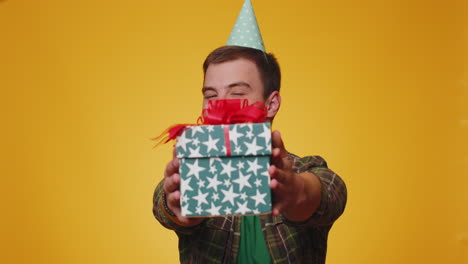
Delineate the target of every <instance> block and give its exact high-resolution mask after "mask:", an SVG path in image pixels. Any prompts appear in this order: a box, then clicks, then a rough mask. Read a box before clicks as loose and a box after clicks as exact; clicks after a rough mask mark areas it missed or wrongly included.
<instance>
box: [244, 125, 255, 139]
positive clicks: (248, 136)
mask: <svg viewBox="0 0 468 264" xmlns="http://www.w3.org/2000/svg"><path fill="white" fill-rule="evenodd" d="M247 127H248V128H249V131H247V133H246V134H245V136H246V137H247V138H248V139H252V137H253V136H254V134H253V133H252V132H253V126H252V124H247Z"/></svg>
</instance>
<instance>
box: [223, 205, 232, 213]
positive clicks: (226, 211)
mask: <svg viewBox="0 0 468 264" xmlns="http://www.w3.org/2000/svg"><path fill="white" fill-rule="evenodd" d="M224 213H226V214H227V215H228V214H231V213H232V211H231V208H230V207H229V206H226V208H224Z"/></svg>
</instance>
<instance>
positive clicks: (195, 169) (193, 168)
mask: <svg viewBox="0 0 468 264" xmlns="http://www.w3.org/2000/svg"><path fill="white" fill-rule="evenodd" d="M185 164H186V165H187V167H188V168H189V170H190V171H189V173H188V174H187V177H190V176H192V175H194V176H195V177H196V178H197V180H199V179H200V172H201V171H204V170H205V168H203V167H200V166H198V159H195V161H194V162H193V164H190V163H188V161H187V162H186V163H185Z"/></svg>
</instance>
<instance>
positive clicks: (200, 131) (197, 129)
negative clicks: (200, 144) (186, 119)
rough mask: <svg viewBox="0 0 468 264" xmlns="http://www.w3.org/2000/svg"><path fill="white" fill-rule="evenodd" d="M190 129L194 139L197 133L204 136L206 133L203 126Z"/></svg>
mask: <svg viewBox="0 0 468 264" xmlns="http://www.w3.org/2000/svg"><path fill="white" fill-rule="evenodd" d="M190 129H191V130H192V137H195V135H196V134H197V132H199V133H200V134H202V135H203V134H204V133H205V132H204V131H203V129H202V127H201V126H193V127H190Z"/></svg>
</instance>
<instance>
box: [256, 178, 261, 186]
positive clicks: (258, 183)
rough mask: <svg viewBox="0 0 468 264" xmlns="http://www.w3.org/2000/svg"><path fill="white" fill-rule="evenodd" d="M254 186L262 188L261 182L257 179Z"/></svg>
mask: <svg viewBox="0 0 468 264" xmlns="http://www.w3.org/2000/svg"><path fill="white" fill-rule="evenodd" d="M255 186H257V187H260V186H262V181H261V180H260V179H258V178H257V179H256V180H255Z"/></svg>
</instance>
